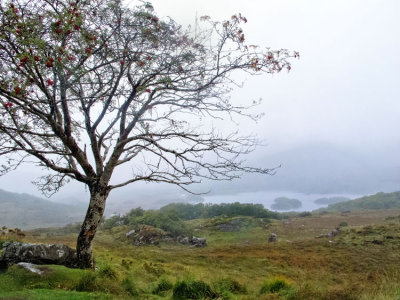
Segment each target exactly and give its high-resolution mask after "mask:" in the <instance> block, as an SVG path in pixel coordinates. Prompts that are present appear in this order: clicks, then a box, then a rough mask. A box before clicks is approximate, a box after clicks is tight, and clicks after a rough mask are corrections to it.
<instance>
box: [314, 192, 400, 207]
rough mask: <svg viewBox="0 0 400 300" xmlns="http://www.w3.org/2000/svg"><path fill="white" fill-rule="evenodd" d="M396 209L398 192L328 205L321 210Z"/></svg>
mask: <svg viewBox="0 0 400 300" xmlns="http://www.w3.org/2000/svg"><path fill="white" fill-rule="evenodd" d="M394 208H395V209H397V208H400V192H394V193H377V194H375V195H372V196H365V197H361V198H358V199H355V200H350V201H345V202H339V203H334V204H330V205H328V207H327V208H322V209H321V210H327V211H339V212H340V211H347V210H350V211H356V210H363V209H394Z"/></svg>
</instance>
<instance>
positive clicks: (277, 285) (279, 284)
mask: <svg viewBox="0 0 400 300" xmlns="http://www.w3.org/2000/svg"><path fill="white" fill-rule="evenodd" d="M289 288H291V286H290V284H289V282H288V280H287V279H286V278H284V277H273V278H271V279H269V280H267V281H266V282H264V284H263V286H262V287H261V289H260V294H265V293H280V292H281V291H283V290H287V289H289Z"/></svg>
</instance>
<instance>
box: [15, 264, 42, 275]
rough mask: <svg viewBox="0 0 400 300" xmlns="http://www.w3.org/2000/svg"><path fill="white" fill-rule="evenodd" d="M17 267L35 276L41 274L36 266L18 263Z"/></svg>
mask: <svg viewBox="0 0 400 300" xmlns="http://www.w3.org/2000/svg"><path fill="white" fill-rule="evenodd" d="M17 265H18V266H21V267H23V268H24V269H26V270H28V271H29V272H32V273H36V274H39V275H41V274H43V271H42V270H39V269H38V268H37V266H36V265H34V264H31V263H25V262H20V263H18V264H17Z"/></svg>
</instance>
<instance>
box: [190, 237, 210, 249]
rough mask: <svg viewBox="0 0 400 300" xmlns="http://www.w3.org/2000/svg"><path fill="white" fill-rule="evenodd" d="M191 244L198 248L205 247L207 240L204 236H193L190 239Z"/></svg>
mask: <svg viewBox="0 0 400 300" xmlns="http://www.w3.org/2000/svg"><path fill="white" fill-rule="evenodd" d="M191 244H192V245H193V246H194V247H198V248H200V247H206V246H207V240H206V239H205V238H200V237H195V236H194V237H193V238H192V241H191Z"/></svg>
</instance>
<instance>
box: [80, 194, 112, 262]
mask: <svg viewBox="0 0 400 300" xmlns="http://www.w3.org/2000/svg"><path fill="white" fill-rule="evenodd" d="M108 194H109V191H108V190H107V188H104V187H98V186H96V187H93V188H91V189H90V203H89V207H88V210H87V212H86V216H85V219H84V221H83V223H82V227H81V231H80V233H79V236H78V240H77V243H76V252H77V264H78V267H79V268H82V269H94V267H95V263H94V258H93V251H92V241H93V238H94V236H95V234H96V231H97V228H98V226H99V224H100V222H101V219H102V218H103V214H104V209H105V205H106V200H107V197H108Z"/></svg>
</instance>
